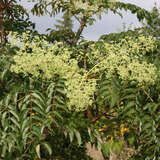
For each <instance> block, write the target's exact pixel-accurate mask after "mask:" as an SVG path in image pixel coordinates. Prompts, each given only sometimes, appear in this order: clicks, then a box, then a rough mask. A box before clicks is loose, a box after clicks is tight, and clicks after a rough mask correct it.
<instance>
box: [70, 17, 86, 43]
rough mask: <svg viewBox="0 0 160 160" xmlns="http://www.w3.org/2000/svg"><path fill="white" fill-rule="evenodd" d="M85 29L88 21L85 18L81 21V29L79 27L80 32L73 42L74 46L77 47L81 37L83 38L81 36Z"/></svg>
mask: <svg viewBox="0 0 160 160" xmlns="http://www.w3.org/2000/svg"><path fill="white" fill-rule="evenodd" d="M84 27H86V21H85V20H84V18H83V19H81V21H80V27H79V29H78V31H77V32H76V36H75V38H74V40H73V45H76V44H77V42H78V41H79V39H80V36H81V34H82V32H83V30H84Z"/></svg>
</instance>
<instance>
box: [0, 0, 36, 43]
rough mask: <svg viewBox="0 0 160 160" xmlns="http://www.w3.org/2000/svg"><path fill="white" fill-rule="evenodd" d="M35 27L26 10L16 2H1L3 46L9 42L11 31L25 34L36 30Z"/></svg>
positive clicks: (5, 0)
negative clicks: (30, 30)
mask: <svg viewBox="0 0 160 160" xmlns="http://www.w3.org/2000/svg"><path fill="white" fill-rule="evenodd" d="M34 27H35V25H34V23H32V22H31V21H30V20H29V14H28V13H27V11H26V9H25V8H24V7H23V6H21V5H19V4H18V2H17V1H16V0H2V1H1V2H0V30H1V34H0V36H1V44H3V45H4V44H5V43H6V42H7V36H8V33H9V31H16V32H19V33H21V32H24V31H25V30H26V29H34Z"/></svg>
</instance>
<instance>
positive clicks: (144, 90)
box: [142, 88, 154, 102]
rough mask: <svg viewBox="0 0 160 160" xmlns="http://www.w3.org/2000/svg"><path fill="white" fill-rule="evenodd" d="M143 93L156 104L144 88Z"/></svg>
mask: <svg viewBox="0 0 160 160" xmlns="http://www.w3.org/2000/svg"><path fill="white" fill-rule="evenodd" d="M142 90H143V92H144V93H145V95H146V96H147V97H148V98H149V99H150V101H151V102H154V100H153V99H152V97H151V96H150V95H149V94H148V93H147V92H146V90H145V89H144V88H142Z"/></svg>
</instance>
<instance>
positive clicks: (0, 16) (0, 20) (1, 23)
mask: <svg viewBox="0 0 160 160" xmlns="http://www.w3.org/2000/svg"><path fill="white" fill-rule="evenodd" d="M0 30H1V33H0V36H1V44H2V45H5V43H6V40H5V32H4V21H3V12H2V11H1V12H0Z"/></svg>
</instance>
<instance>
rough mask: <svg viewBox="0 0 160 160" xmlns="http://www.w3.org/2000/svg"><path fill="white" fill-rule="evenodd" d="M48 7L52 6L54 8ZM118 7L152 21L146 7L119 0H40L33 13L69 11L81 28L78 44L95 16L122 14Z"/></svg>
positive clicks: (77, 36)
mask: <svg viewBox="0 0 160 160" xmlns="http://www.w3.org/2000/svg"><path fill="white" fill-rule="evenodd" d="M47 7H51V8H52V10H50V9H48V8H47ZM118 9H125V10H130V11H131V12H132V13H134V14H137V17H138V19H139V20H142V19H144V18H147V19H148V21H151V17H150V13H149V12H148V11H146V10H145V9H142V8H140V7H137V6H136V5H133V4H129V3H122V2H117V1H110V0H107V1H103V0H93V1H90V0H80V1H77V0H67V1H65V0H60V1H54V0H52V2H46V1H43V0H39V1H38V2H37V3H36V4H35V5H34V7H33V9H32V13H33V14H36V15H43V14H46V13H48V14H50V15H51V16H52V15H56V14H57V13H59V12H60V11H62V12H69V13H70V14H71V16H72V17H74V18H75V19H76V20H77V21H78V22H79V28H78V30H77V31H76V32H75V35H74V38H73V42H72V44H73V45H76V44H77V42H78V41H79V39H80V37H81V34H82V32H83V30H84V28H85V27H87V25H92V24H93V23H94V21H95V20H96V18H95V16H97V17H98V18H101V15H102V13H107V12H108V10H111V11H112V12H113V13H116V14H119V15H121V13H120V12H119V11H118Z"/></svg>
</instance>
